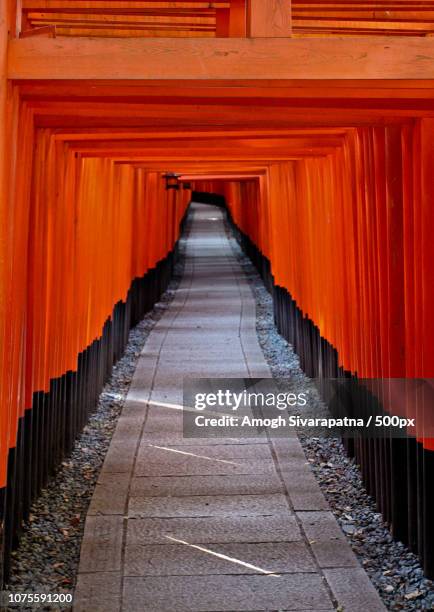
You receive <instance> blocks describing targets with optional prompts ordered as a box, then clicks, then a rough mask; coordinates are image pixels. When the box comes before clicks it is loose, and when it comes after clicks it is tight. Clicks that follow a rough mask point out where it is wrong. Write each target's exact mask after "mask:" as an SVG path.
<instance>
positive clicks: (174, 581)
mask: <svg viewBox="0 0 434 612" xmlns="http://www.w3.org/2000/svg"><path fill="white" fill-rule="evenodd" d="M123 602H124V609H125V610H128V612H135V611H136V610H137V611H140V612H142V611H143V610H152V612H158V611H160V610H165V611H168V610H171V611H173V610H176V612H184V611H186V612H187V611H188V612H196V611H205V610H220V611H221V612H223V611H225V612H238V611H247V610H248V611H250V610H255V609H259V610H280V609H282V608H289V609H291V610H303V609H306V608H307V609H310V610H315V612H320V611H321V610H333V609H334V607H333V605H332V603H331V601H330V598H329V596H328V593H327V591H326V589H325V587H324V584H323V582H322V580H321V578H320V577H319V576H318V575H316V574H283V575H282V576H280V577H276V576H169V577H156V576H153V577H150V578H125V579H124V593H123ZM288 604H289V605H288ZM365 612H366V611H365Z"/></svg>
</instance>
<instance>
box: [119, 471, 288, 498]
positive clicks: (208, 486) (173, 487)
mask: <svg viewBox="0 0 434 612" xmlns="http://www.w3.org/2000/svg"><path fill="white" fill-rule="evenodd" d="M252 491H254V492H255V494H256V495H264V494H270V493H282V492H283V487H282V484H281V482H280V480H279V479H278V478H277V475H274V474H271V475H268V474H267V475H262V474H254V475H251V474H235V475H219V476H163V477H158V476H156V477H149V478H147V477H142V478H133V479H132V482H131V489H130V499H134V498H141V499H143V498H147V497H160V496H161V497H169V496H173V497H181V496H184V495H185V496H190V495H248V494H251V492H252Z"/></svg>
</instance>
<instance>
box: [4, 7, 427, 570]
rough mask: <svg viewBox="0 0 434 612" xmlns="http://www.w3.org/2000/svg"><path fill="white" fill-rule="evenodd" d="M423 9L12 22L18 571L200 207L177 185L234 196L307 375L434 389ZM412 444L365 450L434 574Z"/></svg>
mask: <svg viewBox="0 0 434 612" xmlns="http://www.w3.org/2000/svg"><path fill="white" fill-rule="evenodd" d="M416 4H417V3H414V2H393V1H392V0H382V1H378V2H374V1H368V0H366V1H364V2H339V3H335V4H332V3H330V2H322V1H319V2H318V1H317V2H314V3H311V2H300V1H298V0H292V3H290V2H288V1H287V0H285V1H283V0H249V1H245V0H231V1H225V2H223V1H220V0H216V1H214V2H212V3H209V2H200V1H193V0H190V1H189V2H175V3H174V2H169V3H166V2H154V1H151V0H148V1H145V0H131V1H128V2H124V1H123V0H104V1H103V0H89V1H84V0H83V1H82V0H74V1H71V0H21V1H20V2H17V3H16V2H13V1H12V0H8V1H7V2H3V3H1V5H0V150H1V151H2V156H1V157H0V197H1V203H0V206H1V208H0V210H1V213H0V214H1V217H0V249H1V257H0V292H1V294H0V345H1V347H2V351H1V357H0V359H1V371H0V376H1V390H0V521H1V528H0V534H1V538H2V545H1V546H2V551H3V552H4V557H5V560H6V563H7V560H8V554H9V552H10V549H11V546H12V545H13V543H14V539H15V537H16V534H18V533H19V529H20V526H21V521H22V518H23V517H25V516H26V513H27V511H28V507H29V503H30V500H31V499H33V498H34V497H35V495H37V493H38V491H39V489H40V487H41V486H42V484H43V483H44V482H45V480H46V478H47V475H48V474H49V472H50V470H52V469H53V467H54V466H55V465H56V464H57V462H58V461H59V459H60V457H61V456H62V453H64V452H67V451H68V450H69V449H70V447H71V444H72V442H73V439H74V436H75V434H76V433H77V432H78V431H79V430H80V427H82V425H83V424H84V422H85V420H86V417H87V415H88V413H89V411H90V410H91V409H92V406H93V404H94V402H95V399H96V396H97V394H98V390H99V389H100V387H101V384H102V381H103V379H104V376H105V375H106V374H107V372H108V371H109V370H110V367H111V365H112V364H113V362H114V361H115V360H116V359H117V358H118V357H119V355H120V353H121V350H122V346H123V344H124V342H125V339H126V333H127V331H128V328H129V325H130V324H132V323H133V322H134V321H136V320H137V319H138V318H139V317H140V316H141V314H142V313H143V312H144V311H145V310H146V309H147V308H149V307H150V305H151V304H152V302H153V301H155V299H157V297H158V295H159V294H160V293H161V291H162V290H163V288H164V286H165V283H166V281H167V279H168V275H169V271H170V265H171V261H172V252H173V250H174V248H175V245H176V241H177V238H178V235H179V224H180V222H181V220H182V218H183V214H184V212H185V210H186V207H187V205H188V201H189V199H190V197H191V191H190V190H189V189H180V190H173V191H167V190H166V189H165V183H164V178H163V175H164V174H165V173H166V172H167V171H174V172H177V173H180V174H181V183H182V182H183V180H185V182H191V183H192V187H193V188H194V189H196V190H197V191H213V192H215V193H220V194H221V195H224V196H225V198H226V202H227V205H228V208H229V210H230V212H231V215H232V219H233V221H234V223H235V224H236V225H237V227H238V228H239V229H240V230H241V231H242V233H243V240H244V242H245V244H246V245H247V246H248V248H249V249H250V252H251V254H253V255H254V257H255V258H256V261H257V263H258V264H260V265H261V269H262V270H263V271H264V274H265V275H268V276H267V283H269V284H270V286H271V284H272V283H274V284H275V287H276V288H275V298H276V303H277V302H278V303H277V306H276V309H277V310H278V312H277V315H276V316H277V322H278V323H279V326H280V328H281V330H282V332H283V333H286V334H287V336H288V337H289V338H290V339H291V340H292V341H293V342H294V343H295V344H296V348H297V349H298V351H299V353H300V355H301V357H302V360H303V362H304V364H305V367H306V368H307V369H308V370H309V371H310V373H312V374H313V375H315V374H316V373H317V371H318V368H319V367H320V366H321V368H322V370H323V371H326V372H327V373H328V375H330V376H334V375H335V374H336V373H339V372H343V371H345V373H347V374H351V375H354V374H357V375H358V376H360V377H368V378H381V377H383V378H395V377H400V378H401V377H403V378H404V377H407V378H409V379H414V378H418V377H421V378H433V377H434V361H433V351H432V346H433V342H434V323H433V321H434V318H433V316H432V315H433V307H434V294H433V282H432V281H433V279H432V272H431V270H432V263H431V262H432V260H433V255H434V253H433V248H434V247H433V244H434V242H433V241H432V234H433V229H434V227H433V226H434V213H433V210H434V209H433V206H432V202H433V198H434V193H433V189H434V187H433V182H432V172H433V168H434V144H433V143H434V139H433V136H434V39H433V38H432V36H431V34H432V23H433V19H432V16H433V14H434V2H431V1H430V0H425V1H424V2H423V3H420V4H421V6H420V8H415V5H416ZM422 5H423V6H422ZM371 33H374V34H377V35H375V36H367V35H368V34H371ZM397 33H399V34H400V36H394V35H396V34H397ZM336 34H346V35H347V36H344V37H341V36H340V37H339V38H337V37H336V36H335V35H336ZM378 34H382V35H381V36H378ZM386 35H390V36H386ZM141 237H145V239H141ZM289 315H290V316H291V317H292V319H291V320H293V321H296V324H295V325H294V326H293V327H292V328H289V326H288V325H287V319H288V318H289ZM291 330H292V331H291ZM291 334H292V335H291ZM306 338H307V340H306ZM318 347H319V348H318ZM92 380H96V384H91V382H90V381H92ZM422 433H423V432H422ZM404 442H405V444H401V441H399V444H400V446H399V447H398V446H397V444H393V445H392V444H390V443H389V441H384V443H383V444H382V446H381V447H379V449H378V448H373V449H372V448H371V449H369V448H368V447H365V446H362V445H360V447H359V448H355V449H353V450H354V452H356V453H357V456H358V458H359V459H360V460H363V461H364V464H363V469H364V475H365V478H366V481H367V483H368V487H369V490H370V492H372V493H373V494H375V495H376V496H377V499H378V503H379V506H380V509H381V510H382V512H383V514H384V516H385V518H386V520H388V521H389V522H390V524H391V526H392V529H393V532H394V533H395V534H396V535H397V537H400V538H401V539H402V540H404V541H405V542H406V543H408V544H409V545H410V547H412V548H413V549H414V550H417V551H418V552H419V554H420V556H421V558H422V560H423V562H424V565H425V568H426V571H427V573H428V574H429V575H433V574H434V554H433V553H434V537H433V527H432V524H431V523H430V521H428V520H427V517H428V516H430V513H432V511H433V509H434V499H433V491H432V486H431V484H430V478H431V479H432V475H433V473H434V467H433V462H434V459H433V454H434V449H433V444H432V441H431V440H430V439H428V436H424V435H418V437H417V439H416V438H415V437H414V436H413V437H412V436H409V438H408V440H405V441H404ZM398 451H399V452H398ZM378 453H380V455H381V457H383V459H384V457H385V456H387V457H389V459H388V460H387V461H382V462H381V469H379V470H377V472H376V473H375V474H373V473H372V470H370V468H369V466H370V465H371V464H372V463H373V462H375V461H376V460H377V457H378V456H379V454H378ZM29 464H31V465H32V469H31V470H28V469H27V466H28V465H29ZM398 465H399V470H400V471H397V470H396V466H398ZM394 466H395V468H394ZM402 483H405V486H403V484H402Z"/></svg>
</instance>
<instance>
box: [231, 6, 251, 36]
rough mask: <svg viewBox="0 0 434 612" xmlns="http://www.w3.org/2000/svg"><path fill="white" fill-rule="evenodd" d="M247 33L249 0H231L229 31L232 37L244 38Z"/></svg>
mask: <svg viewBox="0 0 434 612" xmlns="http://www.w3.org/2000/svg"><path fill="white" fill-rule="evenodd" d="M246 33H247V0H230V7H229V32H228V35H229V36H230V37H231V38H243V37H245V36H246Z"/></svg>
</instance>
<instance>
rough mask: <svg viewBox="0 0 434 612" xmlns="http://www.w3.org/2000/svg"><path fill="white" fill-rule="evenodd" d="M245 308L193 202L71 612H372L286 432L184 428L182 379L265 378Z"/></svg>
mask: <svg viewBox="0 0 434 612" xmlns="http://www.w3.org/2000/svg"><path fill="white" fill-rule="evenodd" d="M211 219H216V220H213V221H212V220H211ZM255 313H256V305H255V301H254V299H253V295H252V292H251V289H250V286H249V283H248V280H247V278H246V276H245V275H244V273H243V271H242V269H241V267H240V265H239V264H238V262H237V261H236V259H235V257H234V256H233V253H232V250H231V247H230V244H229V241H228V239H227V237H226V234H225V232H224V229H223V225H222V222H221V212H220V211H219V210H217V209H215V208H214V207H207V206H202V205H199V206H198V205H194V220H193V225H192V230H191V233H190V236H189V240H188V243H187V255H186V262H185V270H184V276H183V279H182V281H181V283H180V286H179V288H178V290H177V292H176V294H175V296H174V299H173V301H172V303H171V305H170V307H169V308H168V309H167V310H166V311H165V312H164V314H163V316H162V317H161V319H160V320H159V321H158V322H157V324H156V325H155V327H154V329H153V330H152V332H151V334H150V335H149V338H148V340H147V342H146V344H145V346H144V348H143V350H142V353H141V355H140V358H139V362H138V365H137V368H136V372H135V375H134V378H133V381H132V384H131V387H130V390H129V393H128V397H127V401H126V403H125V406H124V408H123V411H122V415H121V417H120V419H119V421H118V424H117V428H116V431H115V434H114V436H113V440H112V443H111V445H110V448H109V451H108V453H107V456H106V459H105V462H104V466H103V469H102V472H101V475H100V478H99V481H98V484H97V487H96V489H95V494H94V497H93V499H92V502H91V505H90V508H89V513H88V516H87V519H86V526H85V534H84V539H83V544H82V551H81V560H80V567H79V575H78V581H77V588H76V593H75V610H80V612H81V611H83V612H84V611H89V612H90V611H92V612H94V611H98V610H104V611H107V612H111V611H112V610H113V611H119V612H120V611H122V612H132V611H134V610H140V612H142V611H143V610H146V611H147V612H148V611H149V612H157V611H158V610H168V611H169V610H170V611H171V612H173V611H174V610H176V612H182V611H183V610H188V611H196V610H197V611H199V610H200V611H214V612H217V611H219V610H220V611H221V612H223V611H230V612H236V611H238V610H240V611H241V610H248V611H249V612H254V611H256V610H257V611H259V610H261V611H264V610H267V611H270V610H280V611H281V612H284V611H285V610H288V611H289V610H306V611H307V610H309V611H311V612H312V611H315V612H320V611H321V610H332V609H335V605H334V601H333V600H334V599H335V600H336V601H337V605H338V606H341V608H342V609H345V610H346V612H348V611H350V610H354V611H355V612H358V611H359V610H360V611H361V610H363V611H364V612H365V610H369V611H370V612H374V611H376V610H382V609H383V608H382V605H381V602H380V599H379V598H378V595H377V594H376V592H375V590H374V589H373V587H372V585H371V583H370V582H369V579H368V577H367V575H366V573H365V572H364V570H363V569H362V568H361V567H360V566H359V565H358V563H357V561H356V559H355V557H354V555H353V553H352V552H351V550H350V547H349V545H348V543H347V541H346V539H345V537H344V536H343V534H342V532H341V531H340V529H339V527H338V525H337V523H336V521H335V519H334V517H333V515H332V514H331V513H330V512H329V508H328V505H327V503H326V500H325V498H324V496H323V495H322V492H321V490H320V488H319V486H318V484H317V482H316V480H315V478H314V476H313V473H312V471H311V468H310V466H309V464H308V462H307V460H306V457H305V455H304V453H303V450H302V448H301V445H300V442H299V440H298V438H297V437H296V435H295V434H294V435H291V436H289V439H281V438H280V439H273V440H271V441H269V440H268V439H267V438H266V437H265V436H264V435H262V436H260V435H256V436H255V438H243V439H241V440H239V439H236V438H233V439H227V438H208V439H207V438H201V439H199V438H187V437H184V436H183V414H182V410H183V405H182V402H183V381H184V379H186V378H190V379H191V378H195V377H201V376H203V377H206V378H212V377H214V378H236V377H239V378H246V377H249V376H250V377H255V378H270V377H271V373H270V370H269V368H268V365H267V363H266V361H265V359H264V357H263V354H262V350H261V348H260V346H259V342H258V339H257V336H256V327H255V326H256V321H255V316H256V315H255ZM187 409H188V410H192V408H191V407H190V408H187ZM233 435H235V434H233ZM264 572H265V573H264ZM267 572H271V574H269V573H267Z"/></svg>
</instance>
